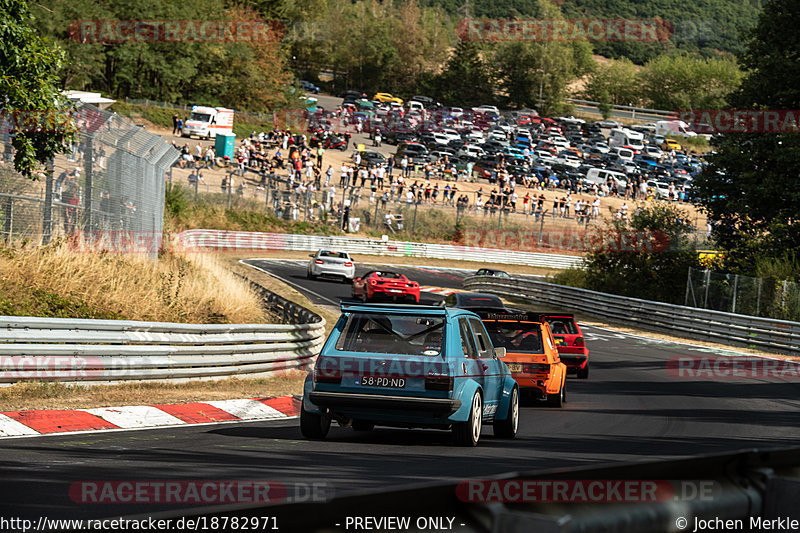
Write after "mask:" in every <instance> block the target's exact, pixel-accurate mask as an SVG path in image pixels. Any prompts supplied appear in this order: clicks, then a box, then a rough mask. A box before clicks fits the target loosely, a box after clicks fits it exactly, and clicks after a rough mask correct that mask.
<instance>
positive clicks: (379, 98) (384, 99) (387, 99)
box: [372, 93, 403, 105]
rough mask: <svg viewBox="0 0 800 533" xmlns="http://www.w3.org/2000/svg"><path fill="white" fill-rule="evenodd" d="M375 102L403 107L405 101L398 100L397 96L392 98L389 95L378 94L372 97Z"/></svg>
mask: <svg viewBox="0 0 800 533" xmlns="http://www.w3.org/2000/svg"><path fill="white" fill-rule="evenodd" d="M372 99H373V100H377V101H378V102H380V103H382V104H383V103H386V102H397V103H398V104H400V105H403V99H402V98H397V97H396V96H392V95H391V94H389V93H377V94H376V95H375V96H373V97H372Z"/></svg>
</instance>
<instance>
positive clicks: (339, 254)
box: [319, 251, 350, 259]
mask: <svg viewBox="0 0 800 533" xmlns="http://www.w3.org/2000/svg"><path fill="white" fill-rule="evenodd" d="M319 256H320V257H337V258H339V259H350V258H349V257H348V256H347V253H345V252H327V251H326V252H320V253H319Z"/></svg>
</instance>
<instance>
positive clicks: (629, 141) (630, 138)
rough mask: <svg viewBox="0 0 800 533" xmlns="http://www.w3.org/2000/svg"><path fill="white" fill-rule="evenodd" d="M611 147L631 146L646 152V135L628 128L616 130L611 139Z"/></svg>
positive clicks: (612, 131)
mask: <svg viewBox="0 0 800 533" xmlns="http://www.w3.org/2000/svg"><path fill="white" fill-rule="evenodd" d="M609 146H612V147H613V146H630V147H631V148H633V149H634V150H644V134H643V133H640V132H638V131H633V130H629V129H627V128H614V129H613V130H611V135H610V137H609Z"/></svg>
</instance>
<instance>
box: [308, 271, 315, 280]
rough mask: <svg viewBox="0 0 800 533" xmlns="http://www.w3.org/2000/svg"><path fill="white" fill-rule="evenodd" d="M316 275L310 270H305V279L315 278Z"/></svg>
mask: <svg viewBox="0 0 800 533" xmlns="http://www.w3.org/2000/svg"><path fill="white" fill-rule="evenodd" d="M316 278H317V277H316V276H315V275H314V274H312V273H311V271H310V270H307V271H306V279H316Z"/></svg>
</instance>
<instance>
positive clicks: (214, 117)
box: [181, 105, 233, 139]
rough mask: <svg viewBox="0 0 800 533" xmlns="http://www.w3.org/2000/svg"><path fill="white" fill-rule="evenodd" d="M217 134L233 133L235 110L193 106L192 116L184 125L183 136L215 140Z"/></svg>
mask: <svg viewBox="0 0 800 533" xmlns="http://www.w3.org/2000/svg"><path fill="white" fill-rule="evenodd" d="M217 133H233V109H227V108H225V107H203V106H199V105H195V106H192V114H191V115H189V118H188V119H187V120H186V123H185V124H184V125H183V132H182V133H181V136H182V137H191V136H192V135H197V136H198V137H201V138H203V139H213V138H214V137H216V136H217Z"/></svg>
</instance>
